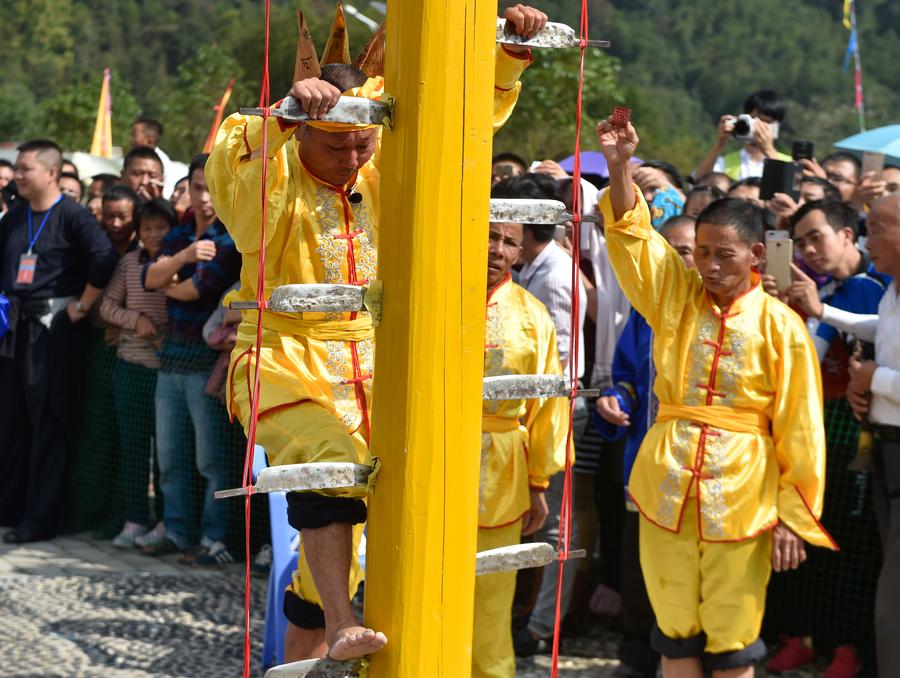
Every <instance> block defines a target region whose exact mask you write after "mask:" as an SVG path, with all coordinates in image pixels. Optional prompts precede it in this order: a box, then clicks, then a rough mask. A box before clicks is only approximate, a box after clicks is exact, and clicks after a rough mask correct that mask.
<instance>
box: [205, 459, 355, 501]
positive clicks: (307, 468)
mask: <svg viewBox="0 0 900 678" xmlns="http://www.w3.org/2000/svg"><path fill="white" fill-rule="evenodd" d="M371 473H372V467H370V466H363V465H362V464H350V463H346V462H313V463H310V464H285V465H283V466H269V467H268V468H264V469H263V470H262V471H260V472H259V475H258V476H257V478H256V484H255V485H254V486H253V492H254V494H255V493H258V492H305V491H309V490H329V489H335V488H341V487H365V486H366V484H367V483H368V480H369V475H370V474H371ZM245 494H249V490H248V488H246V487H236V488H234V489H231V490H219V491H218V492H216V499H226V498H228V497H240V496H243V495H245Z"/></svg>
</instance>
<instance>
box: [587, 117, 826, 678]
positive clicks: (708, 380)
mask: <svg viewBox="0 0 900 678" xmlns="http://www.w3.org/2000/svg"><path fill="white" fill-rule="evenodd" d="M597 136H598V139H599V142H600V148H601V150H602V152H603V154H604V156H606V160H607V162H608V163H609V171H610V187H609V191H608V192H607V194H606V195H605V196H604V197H603V199H602V200H601V203H600V208H601V211H602V213H603V218H604V220H605V224H606V238H607V243H608V247H609V258H610V262H611V263H612V266H613V269H614V270H615V272H616V276H617V277H618V279H619V283H620V284H621V286H622V290H623V291H624V292H625V294H626V296H627V297H628V299H629V301H630V302H631V303H632V305H633V306H634V307H635V309H636V310H637V311H638V312H639V313H641V315H643V316H644V317H645V318H646V319H647V322H648V323H649V324H650V326H651V328H652V329H653V332H654V335H655V336H656V340H655V342H654V346H653V357H654V361H655V363H656V368H657V377H656V383H655V387H654V391H655V393H656V396H657V397H658V399H659V403H660V405H659V414H658V416H657V419H656V423H655V424H654V425H653V427H652V428H651V429H650V431H649V432H648V433H647V436H646V438H645V439H644V442H643V444H642V446H641V448H640V451H639V452H638V455H637V459H636V461H635V464H634V468H633V471H632V474H631V479H630V483H629V487H628V491H629V493H630V495H631V497H632V499H633V500H634V503H635V504H636V505H637V507H638V509H639V510H640V512H641V525H640V552H641V567H642V569H643V571H644V577H645V579H646V583H647V591H648V593H649V595H650V601H651V603H652V605H653V610H654V612H655V613H656V618H657V627H656V628H655V629H654V633H653V636H652V639H651V640H652V643H653V646H654V648H655V649H656V650H657V651H658V652H659V653H660V654H661V655H662V656H663V674H664V675H665V676H666V677H667V678H671V677H676V676H677V677H680V676H691V677H696V678H700V677H701V676H702V675H703V671H704V665H705V668H706V670H709V671H712V673H713V675H714V676H720V677H724V676H741V677H744V676H752V675H753V663H754V662H755V661H758V660H759V659H761V658H762V657H763V655H764V654H765V647H764V645H763V644H762V642H761V641H760V640H759V630H760V625H761V623H762V616H763V610H764V607H765V595H766V584H767V582H768V579H769V576H770V573H771V570H772V568H773V567H774V569H775V570H776V571H779V570H784V569H793V568H795V567H797V566H799V564H800V563H801V562H802V561H803V560H804V559H805V557H806V556H805V551H804V546H803V542H804V541H806V542H809V543H810V544H814V545H816V546H824V547H827V548H836V545H835V544H834V542H833V541H832V540H831V537H830V536H829V535H828V534H827V533H826V532H825V530H824V529H823V528H822V526H821V525H820V524H819V521H818V518H819V515H820V513H821V510H822V495H823V489H824V478H825V433H824V429H823V424H822V416H823V415H822V389H821V383H820V376H819V369H818V366H817V359H816V351H815V348H814V347H813V344H812V341H811V340H810V337H809V334H808V332H807V330H806V327H805V326H804V324H803V322H802V321H801V320H800V318H799V316H797V315H796V314H795V313H794V312H793V311H792V310H790V309H789V308H788V307H787V306H785V305H784V304H782V303H781V302H780V301H778V300H777V299H775V298H774V297H771V296H769V295H767V294H766V293H765V292H764V291H763V289H762V286H761V285H760V275H759V273H758V272H757V271H756V267H757V266H758V265H759V263H760V260H761V258H762V256H763V254H764V251H765V250H764V247H763V245H762V244H761V242H760V241H761V237H762V228H763V226H762V214H761V212H760V211H759V209H758V208H757V207H755V206H753V205H751V204H750V203H747V202H745V201H740V200H734V199H728V198H726V199H723V200H719V201H716V202H714V203H712V204H711V205H709V206H708V207H707V208H706V209H705V210H704V211H703V212H702V213H701V214H700V215H699V216H698V217H697V225H696V247H695V249H694V261H695V263H696V266H697V271H693V270H689V269H688V268H687V267H686V266H685V265H684V263H683V262H682V261H681V258H680V257H679V255H678V253H677V252H676V251H675V250H674V249H672V247H670V246H669V245H668V244H667V243H666V241H665V239H664V238H662V236H660V235H659V234H657V233H656V232H655V231H654V230H653V228H652V227H651V225H650V214H649V212H648V210H647V205H646V203H645V202H644V199H643V196H642V195H641V192H640V191H639V190H637V189H636V187H635V186H634V185H633V183H632V180H631V167H632V166H631V164H630V159H631V156H632V155H633V153H634V151H635V149H636V147H637V144H638V137H637V134H636V133H635V131H634V128H633V127H632V126H631V124H630V123H626V124H624V125H622V124H614V123H613V122H612V119H606V120H604V121H602V122H600V123H599V124H598V126H597ZM698 272H699V275H698Z"/></svg>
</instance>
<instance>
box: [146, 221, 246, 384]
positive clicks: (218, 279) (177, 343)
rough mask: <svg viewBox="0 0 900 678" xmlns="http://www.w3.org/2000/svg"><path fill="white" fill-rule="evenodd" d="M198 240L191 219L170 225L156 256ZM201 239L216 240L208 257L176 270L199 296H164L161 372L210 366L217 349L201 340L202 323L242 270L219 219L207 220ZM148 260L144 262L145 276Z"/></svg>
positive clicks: (230, 240) (204, 322)
mask: <svg viewBox="0 0 900 678" xmlns="http://www.w3.org/2000/svg"><path fill="white" fill-rule="evenodd" d="M195 240H197V235H196V224H195V222H194V219H193V218H192V219H190V220H189V221H188V222H187V223H184V224H181V225H179V226H177V227H175V228H173V229H172V230H171V231H170V232H169V235H167V236H166V239H165V241H163V245H162V249H161V250H160V252H159V256H161V257H162V256H172V255H174V254H177V253H178V252H180V251H181V250H183V249H185V248H186V247H189V246H190V245H191V243H193V242H194V241H195ZM200 240H212V241H213V242H214V243H215V244H216V256H215V257H214V258H213V259H212V260H211V261H198V262H196V263H193V264H187V265H185V266H183V267H182V268H181V270H180V271H178V279H179V280H188V279H190V280H192V281H193V282H194V286H195V287H196V288H197V292H198V293H199V294H200V297H199V298H198V299H197V300H195V301H179V300H177V299H171V298H170V299H168V300H167V304H166V305H167V309H168V312H169V331H168V333H167V334H166V339H165V341H164V342H163V347H162V352H161V354H160V369H161V370H162V371H163V372H181V373H191V372H205V371H207V370H210V369H212V367H213V365H214V364H215V362H216V360H217V359H218V357H219V352H218V351H214V350H213V349H211V348H210V347H209V346H208V345H207V343H206V342H205V341H204V340H203V326H204V325H205V324H206V321H207V320H208V319H209V316H210V315H212V312H213V311H215V310H216V308H217V307H218V305H219V303H220V299H221V298H222V294H223V293H224V292H225V290H227V289H228V288H229V287H231V285H233V284H234V283H235V281H236V280H237V279H238V277H239V276H240V273H241V255H240V254H239V253H238V251H237V249H236V248H235V246H234V240H232V239H231V236H230V235H228V231H226V230H225V225H224V224H223V223H222V222H221V221H219V220H218V219H217V220H216V221H214V222H213V223H212V224H210V226H209V228H208V229H207V230H206V232H205V233H203V234H202V235H200ZM149 267H150V262H148V263H147V264H146V265H145V266H144V273H143V276H144V279H145V280H146V275H147V273H146V271H147V269H148V268H149Z"/></svg>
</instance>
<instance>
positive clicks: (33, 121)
mask: <svg viewBox="0 0 900 678" xmlns="http://www.w3.org/2000/svg"><path fill="white" fill-rule="evenodd" d="M101 85H102V81H101V79H100V78H97V79H96V81H93V82H83V83H79V84H77V85H70V86H69V87H66V88H64V89H62V90H60V91H59V92H57V93H56V94H54V95H53V96H51V97H49V98H44V99H42V100H41V101H39V102H38V104H37V107H36V109H35V110H34V111H33V114H32V115H31V116H30V117H29V119H28V123H27V125H26V127H25V129H24V130H23V131H24V135H23V136H26V137H32V138H33V137H44V138H48V139H53V140H54V141H56V142H57V143H58V144H59V145H60V146H62V147H63V148H64V149H72V150H75V149H83V150H87V149H89V148H90V146H91V139H92V138H93V134H94V125H95V123H96V119H97V102H98V101H99V99H100V87H101ZM110 91H111V94H112V137H113V145H116V146H123V147H124V148H125V149H126V150H127V148H128V143H129V137H130V134H131V121H132V120H134V118H135V117H136V116H137V114H138V112H139V111H140V106H139V105H138V102H137V100H136V99H135V97H134V94H132V92H131V88H130V87H129V86H128V84H127V83H124V82H122V81H121V80H120V79H119V78H117V77H116V74H115V73H113V76H112V79H111V81H110Z"/></svg>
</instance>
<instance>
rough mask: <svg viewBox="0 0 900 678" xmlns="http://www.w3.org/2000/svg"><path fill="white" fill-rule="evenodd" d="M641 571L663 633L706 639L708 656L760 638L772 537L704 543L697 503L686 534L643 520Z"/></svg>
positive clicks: (688, 506) (689, 507) (687, 516)
mask: <svg viewBox="0 0 900 678" xmlns="http://www.w3.org/2000/svg"><path fill="white" fill-rule="evenodd" d="M640 551H641V569H642V570H643V572H644V580H645V581H646V583H647V593H648V594H649V596H650V603H651V604H652V605H653V611H654V613H655V614H656V623H657V625H658V626H659V630H660V631H662V633H663V634H664V635H665V636H667V637H668V638H671V639H673V640H684V639H688V638H693V637H695V636H698V635H699V634H700V633H705V634H706V652H707V653H709V654H719V653H723V652H738V651H740V650H743V649H745V648H747V647H748V646H750V645H751V644H753V643H754V642H755V641H756V640H757V639H758V638H759V630H760V627H761V625H762V618H763V611H764V610H765V601H766V585H767V584H768V582H769V576H770V574H771V572H772V563H771V557H772V544H771V533H770V532H764V533H763V534H761V535H758V536H756V537H754V538H753V539H748V540H746V541H740V542H726V543H713V542H706V541H700V539H699V538H698V531H697V500H696V498H695V497H689V498H688V499H687V500H686V503H685V510H684V519H683V520H682V521H681V531H680V532H679V533H677V534H675V533H673V532H669V531H668V530H664V529H662V528H660V527H657V526H656V525H654V524H653V523H651V522H650V521H648V520H647V519H646V518H644V517H643V516H641V526H640Z"/></svg>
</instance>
